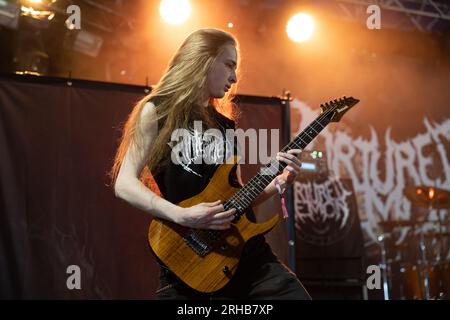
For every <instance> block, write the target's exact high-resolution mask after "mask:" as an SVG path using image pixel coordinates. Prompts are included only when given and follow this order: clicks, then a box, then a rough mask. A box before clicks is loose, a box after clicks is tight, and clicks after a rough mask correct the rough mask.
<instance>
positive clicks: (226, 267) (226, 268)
mask: <svg viewBox="0 0 450 320" xmlns="http://www.w3.org/2000/svg"><path fill="white" fill-rule="evenodd" d="M222 271H223V273H225V274H228V273H229V272H230V269H229V268H228V266H225V267H223V269H222Z"/></svg>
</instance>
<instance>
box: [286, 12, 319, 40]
mask: <svg viewBox="0 0 450 320" xmlns="http://www.w3.org/2000/svg"><path fill="white" fill-rule="evenodd" d="M313 31H314V20H313V18H312V17H311V16H310V15H308V14H306V13H298V14H296V15H294V16H293V17H291V19H289V21H288V23H287V25H286V32H287V34H288V36H289V38H290V39H291V40H292V41H294V42H304V41H306V40H308V39H309V38H310V37H311V35H312V33H313Z"/></svg>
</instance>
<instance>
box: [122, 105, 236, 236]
mask: <svg viewBox="0 0 450 320" xmlns="http://www.w3.org/2000/svg"><path fill="white" fill-rule="evenodd" d="M155 112H156V111H155V106H154V105H153V104H152V103H150V102H147V103H146V104H145V106H144V107H143V109H142V111H141V115H140V117H141V123H142V131H143V132H142V137H143V141H142V144H141V145H140V146H139V147H137V144H135V143H131V144H130V147H129V148H128V150H127V152H126V154H125V157H124V159H123V162H122V165H121V167H120V170H119V173H118V175H117V179H116V182H115V185H114V192H115V194H116V196H117V197H118V198H121V199H123V200H125V201H126V202H128V203H130V204H131V205H132V206H134V207H136V208H138V209H141V210H143V211H145V212H148V213H150V214H152V215H153V216H155V217H158V218H161V219H166V220H169V221H172V222H175V223H177V224H180V225H183V226H185V227H191V228H201V229H217V230H221V229H226V228H229V226H230V222H231V220H232V219H233V214H234V213H235V209H231V210H228V211H224V208H223V206H222V204H220V201H216V202H208V203H200V204H197V205H195V206H192V207H189V208H181V207H179V206H177V205H175V204H173V203H171V202H169V201H167V200H165V199H163V198H161V197H160V196H158V195H157V194H155V193H154V192H152V191H151V190H150V189H149V188H147V187H146V186H145V185H144V184H143V183H142V182H141V181H140V180H139V175H140V173H141V172H142V169H143V168H144V166H145V160H146V159H147V156H148V154H147V152H149V150H150V149H151V148H150V147H151V145H152V143H153V141H154V139H155V138H156V135H157V130H158V127H157V122H156V121H152V119H154V118H155V117H154V116H155Z"/></svg>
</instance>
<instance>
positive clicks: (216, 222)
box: [111, 29, 310, 299]
mask: <svg viewBox="0 0 450 320" xmlns="http://www.w3.org/2000/svg"><path fill="white" fill-rule="evenodd" d="M238 53H239V48H238V42H237V40H236V39H235V38H234V37H233V36H232V35H231V34H229V33H227V32H224V31H221V30H217V29H200V30H197V31H195V32H193V33H192V34H190V35H189V36H188V37H187V38H186V39H185V40H184V42H183V43H182V45H181V46H180V47H179V49H178V50H177V51H176V53H175V55H174V56H173V57H172V59H171V61H170V63H169V65H168V67H167V69H166V71H165V73H164V75H163V76H162V77H161V79H160V81H159V82H158V84H157V85H156V86H155V87H154V88H153V90H152V92H151V93H150V94H149V95H148V96H146V97H145V98H144V99H142V100H141V101H140V102H138V103H137V105H136V106H135V107H134V109H133V111H132V112H131V114H130V116H129V118H128V120H127V122H126V124H125V127H124V130H123V137H122V140H121V143H120V146H119V148H118V150H117V154H116V158H115V162H114V165H113V168H112V170H111V175H112V178H113V181H114V190H115V194H116V196H117V197H119V198H121V199H123V200H125V201H126V202H128V203H129V204H131V205H132V206H134V207H137V208H139V209H141V210H143V211H144V212H147V213H149V214H151V215H152V216H154V217H157V218H159V219H165V220H168V221H171V222H173V223H176V224H178V225H181V226H183V227H187V228H193V229H207V230H208V229H209V230H226V229H228V228H230V225H231V223H232V220H233V217H234V214H235V209H230V210H225V209H224V207H223V205H222V202H221V201H215V202H207V203H199V204H196V205H194V206H190V207H180V206H178V205H176V203H179V202H180V201H182V200H184V199H187V198H189V197H192V196H194V195H196V194H198V193H200V192H201V191H202V190H203V189H204V188H205V187H206V185H207V184H208V182H209V180H210V178H211V177H212V175H213V174H214V172H215V169H217V167H218V166H219V165H220V163H214V162H213V161H211V160H217V159H215V157H214V155H216V156H217V154H222V155H223V154H224V152H222V153H220V152H219V153H217V152H215V151H213V152H210V151H211V150H209V151H208V152H204V151H205V150H200V152H195V151H198V150H196V149H197V147H198V146H200V147H204V148H207V147H208V145H207V144H206V143H205V141H204V140H203V141H202V142H203V143H196V142H198V141H196V139H195V137H197V135H196V132H197V131H195V130H194V129H195V126H194V123H195V122H196V123H197V124H200V125H201V126H200V127H198V126H197V128H200V129H201V130H204V129H208V128H209V129H211V128H215V129H218V130H220V132H222V133H223V134H224V136H225V131H226V129H233V128H234V124H235V122H234V120H233V119H235V118H236V115H237V114H238V112H237V110H236V106H235V105H233V104H232V103H231V99H232V97H233V93H234V92H236V83H237V80H238V77H237V72H238V66H239V56H238ZM186 132H188V133H192V135H190V136H191V137H192V138H193V139H191V141H190V143H189V144H188V148H178V149H177V152H174V150H175V144H176V143H175V142H176V141H174V140H173V137H174V133H186ZM197 140H198V139H197ZM225 145H228V144H227V143H224V144H223V146H224V149H226V147H225ZM213 146H216V147H217V144H216V145H213ZM219 146H220V145H219ZM209 147H211V144H210V145H209ZM224 149H223V150H221V151H224ZM186 150H188V151H189V152H187V154H182V155H181V157H180V152H181V153H183V151H186ZM202 151H203V152H202ZM216 151H217V150H216ZM235 151H236V150H234V149H233V150H232V152H235ZM206 153H207V154H210V155H213V156H211V157H210V158H209V159H205V158H204V157H203V158H202V155H205V154H206ZM225 153H226V152H225ZM299 153H300V150H299V149H293V150H290V151H289V152H288V153H283V152H280V153H279V154H278V155H277V159H278V161H280V162H283V163H285V164H286V165H287V166H286V168H285V170H284V171H283V172H282V174H280V175H279V176H278V177H277V178H276V179H274V181H272V182H271V183H270V184H269V185H268V186H267V187H266V188H265V189H264V191H263V192H262V193H261V195H260V196H259V197H258V198H256V200H255V201H254V203H253V205H257V204H258V203H261V202H263V201H265V200H267V199H268V198H269V197H271V196H273V195H274V194H276V192H277V186H276V185H275V180H277V183H278V186H279V187H281V188H284V187H286V186H289V185H291V184H292V183H293V182H294V180H295V177H296V175H297V174H298V171H299V167H300V162H299V159H298V158H297V156H298V154H299ZM199 157H200V158H199ZM211 158H212V159H211ZM216 158H218V157H216ZM219 158H220V157H219ZM205 160H210V161H205ZM220 160H221V161H222V162H223V157H222V158H221V159H220ZM211 162H213V163H211ZM145 167H147V168H148V169H149V171H150V172H151V173H152V176H153V177H154V179H155V181H156V182H157V185H158V187H159V189H160V192H161V196H159V195H158V194H157V193H154V192H152V191H151V190H150V188H148V187H147V186H145V185H144V183H143V182H142V179H141V177H142V172H143V169H144V168H145ZM233 175H234V178H233V179H234V181H236V182H237V183H238V184H241V185H242V180H241V178H240V169H239V166H238V167H237V170H235V171H234V172H233ZM246 215H247V217H248V218H249V219H250V220H252V221H254V220H255V217H254V215H253V212H252V211H251V210H248V212H246ZM160 264H161V270H160V286H159V289H158V290H157V291H156V298H158V299H210V298H218V299H220V298H232V299H310V297H309V295H308V293H307V292H306V290H305V289H304V287H303V286H302V284H301V283H300V281H299V280H298V279H297V277H296V276H295V274H294V273H293V272H292V271H291V270H289V269H288V268H287V267H286V266H285V265H284V264H282V263H281V262H280V261H279V260H278V259H277V257H276V256H275V255H274V254H273V253H272V251H271V249H270V247H269V245H268V244H267V243H266V242H265V239H264V237H263V236H262V235H258V236H256V237H254V238H252V239H250V240H249V241H248V242H247V243H246V245H245V248H244V250H243V253H242V257H241V260H240V262H239V266H238V268H237V271H236V274H235V276H234V277H233V278H232V279H231V281H230V282H229V283H228V284H227V285H226V286H225V287H224V288H222V289H220V290H219V291H216V292H214V293H202V292H199V291H196V290H194V289H192V288H190V287H189V286H187V285H186V284H184V283H183V282H182V281H180V279H178V278H177V276H175V274H174V273H172V272H171V271H170V269H169V268H167V267H166V266H164V265H163V264H162V263H160Z"/></svg>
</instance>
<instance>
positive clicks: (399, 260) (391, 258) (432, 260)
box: [378, 186, 450, 300]
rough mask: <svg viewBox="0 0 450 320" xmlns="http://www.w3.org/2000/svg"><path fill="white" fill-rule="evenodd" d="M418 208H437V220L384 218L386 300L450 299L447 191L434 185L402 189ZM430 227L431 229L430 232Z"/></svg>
mask: <svg viewBox="0 0 450 320" xmlns="http://www.w3.org/2000/svg"><path fill="white" fill-rule="evenodd" d="M403 194H404V195H405V196H406V197H407V198H408V200H410V201H411V203H412V205H413V206H415V207H417V208H422V209H427V211H428V214H429V213H430V212H431V210H436V212H437V214H436V215H437V218H436V219H429V218H428V219H419V218H418V217H414V216H413V217H412V218H413V219H411V221H400V220H397V221H394V220H390V221H384V222H381V223H380V226H381V227H382V229H383V234H382V236H380V237H379V239H378V240H379V241H380V244H381V260H382V261H381V266H382V269H383V284H384V286H383V287H384V296H385V299H389V298H390V297H389V296H391V298H398V299H408V300H410V299H421V300H422V299H423V300H430V299H450V259H449V257H448V254H449V249H450V246H449V244H450V233H449V228H448V227H449V225H450V221H449V219H448V216H447V217H446V218H443V217H442V216H441V212H442V209H447V210H449V209H450V192H449V191H446V190H442V189H439V188H435V187H427V186H415V187H408V188H405V190H404V192H403ZM430 228H431V231H430Z"/></svg>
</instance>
